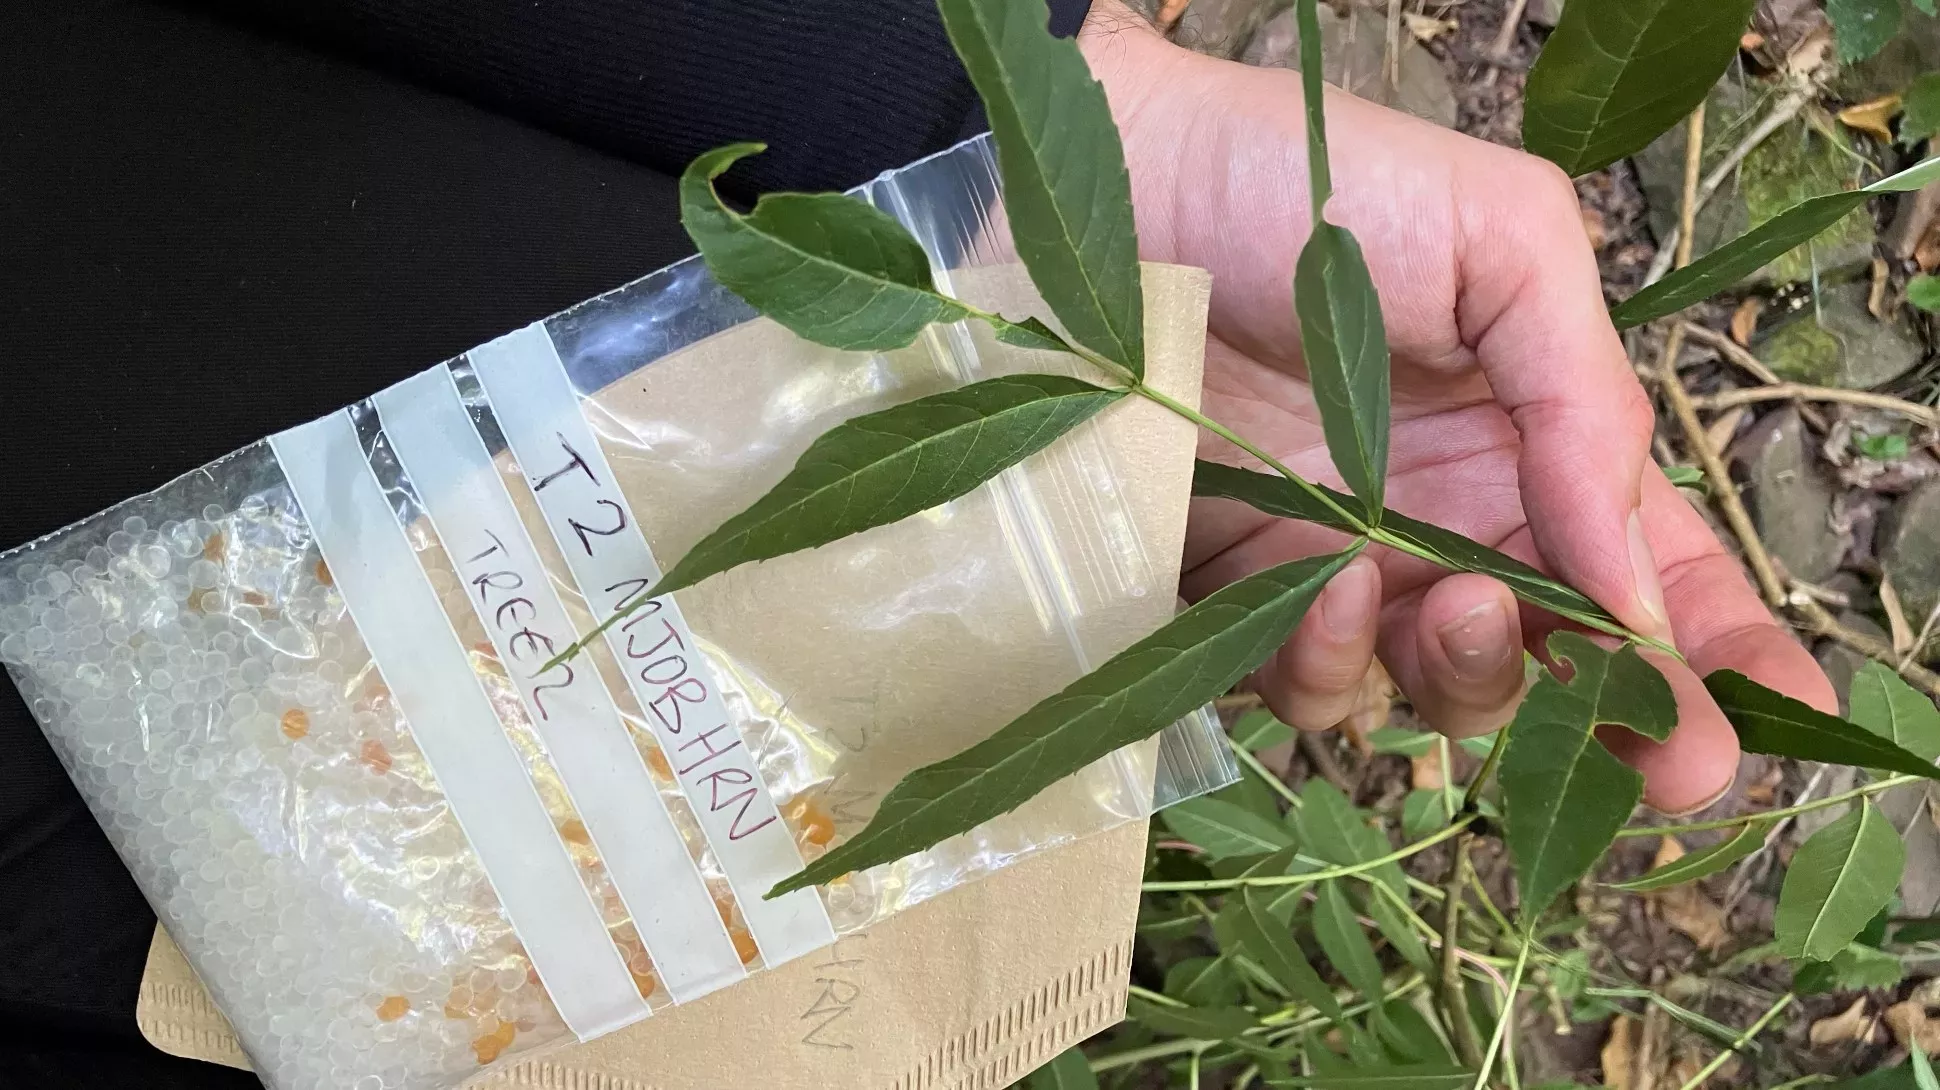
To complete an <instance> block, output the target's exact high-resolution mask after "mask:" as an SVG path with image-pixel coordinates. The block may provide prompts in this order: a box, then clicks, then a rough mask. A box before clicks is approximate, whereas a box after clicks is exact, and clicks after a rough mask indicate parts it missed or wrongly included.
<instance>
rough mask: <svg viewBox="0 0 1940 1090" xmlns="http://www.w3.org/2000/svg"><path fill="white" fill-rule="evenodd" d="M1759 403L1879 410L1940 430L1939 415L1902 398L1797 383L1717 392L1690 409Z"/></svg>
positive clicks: (1696, 400) (1699, 399)
mask: <svg viewBox="0 0 1940 1090" xmlns="http://www.w3.org/2000/svg"><path fill="white" fill-rule="evenodd" d="M1759 401H1831V402H1837V403H1838V404H1841V405H1859V406H1862V407H1864V408H1868V409H1883V410H1885V411H1886V412H1890V413H1898V414H1899V415H1901V416H1904V417H1906V418H1907V419H1909V420H1912V421H1914V422H1916V423H1919V424H1924V425H1925V426H1927V427H1929V428H1940V411H1936V410H1934V409H1931V408H1928V407H1927V406H1925V405H1920V404H1916V403H1914V402H1911V401H1908V400H1906V399H1905V398H1899V397H1894V396H1893V395H1891V394H1879V393H1874V392H1873V391H1871V390H1840V389H1836V388H1834V387H1831V386H1807V385H1805V384H1804V383H1798V382H1781V383H1778V384H1777V385H1775V386H1754V387H1750V388H1748V389H1743V390H1720V391H1719V392H1717V393H1715V394H1700V395H1697V396H1694V397H1692V398H1691V404H1692V405H1693V406H1695V407H1697V408H1700V409H1705V410H1709V411H1714V412H1715V411H1717V410H1721V409H1730V408H1735V407H1737V406H1739V405H1750V404H1753V403H1755V402H1759Z"/></svg>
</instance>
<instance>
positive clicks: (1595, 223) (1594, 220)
mask: <svg viewBox="0 0 1940 1090" xmlns="http://www.w3.org/2000/svg"><path fill="white" fill-rule="evenodd" d="M1579 208H1580V210H1581V212H1582V213H1583V234H1584V235H1585V236H1587V237H1588V238H1589V240H1590V249H1592V250H1601V249H1603V244H1604V243H1605V242H1608V241H1610V232H1609V229H1608V228H1606V227H1604V225H1603V213H1601V212H1599V211H1597V210H1596V209H1594V208H1591V207H1589V206H1588V205H1581V206H1579Z"/></svg>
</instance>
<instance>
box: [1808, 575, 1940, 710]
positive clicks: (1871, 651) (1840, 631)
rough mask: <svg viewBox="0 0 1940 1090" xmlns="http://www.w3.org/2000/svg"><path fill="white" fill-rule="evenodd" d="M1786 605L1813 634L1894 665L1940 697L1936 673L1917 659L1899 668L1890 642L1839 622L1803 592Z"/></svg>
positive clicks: (1939, 684) (1909, 679)
mask: <svg viewBox="0 0 1940 1090" xmlns="http://www.w3.org/2000/svg"><path fill="white" fill-rule="evenodd" d="M1786 604H1787V605H1790V606H1791V607H1792V612H1793V613H1795V614H1797V615H1798V616H1799V617H1800V618H1801V619H1802V621H1803V623H1804V624H1805V627H1806V628H1808V629H1809V630H1811V631H1812V632H1813V633H1814V634H1816V635H1820V636H1825V637H1827V638H1828V639H1833V640H1837V641H1839V642H1840V643H1843V644H1845V645H1846V646H1847V647H1850V648H1852V649H1853V650H1854V651H1857V652H1859V653H1860V654H1862V655H1865V656H1866V657H1867V658H1871V659H1878V660H1879V661H1880V662H1883V663H1885V664H1886V665H1888V666H1892V667H1896V668H1898V670H1899V675H1900V676H1901V677H1903V678H1905V679H1906V680H1907V681H1909V682H1912V683H1913V684H1915V685H1918V686H1919V687H1920V688H1922V689H1925V690H1926V691H1927V692H1928V693H1929V694H1930V695H1932V696H1936V697H1940V674H1936V673H1934V672H1933V671H1932V670H1929V669H1927V668H1926V667H1924V666H1921V665H1920V664H1919V663H1917V662H1909V663H1907V664H1906V665H1905V666H1904V667H1900V666H1899V654H1898V653H1897V652H1895V651H1894V650H1893V645H1892V644H1889V643H1887V642H1886V641H1885V640H1882V639H1878V638H1876V637H1873V636H1869V635H1867V634H1866V633H1864V632H1860V631H1857V630H1855V629H1852V628H1849V627H1847V626H1846V625H1844V624H1841V623H1840V622H1839V618H1837V617H1834V616H1833V615H1832V611H1830V610H1828V609H1826V607H1824V606H1822V605H1820V604H1819V603H1818V602H1816V601H1813V600H1812V599H1811V598H1810V597H1807V596H1806V595H1803V594H1795V595H1793V596H1791V598H1790V600H1789V601H1788V602H1787V603H1786Z"/></svg>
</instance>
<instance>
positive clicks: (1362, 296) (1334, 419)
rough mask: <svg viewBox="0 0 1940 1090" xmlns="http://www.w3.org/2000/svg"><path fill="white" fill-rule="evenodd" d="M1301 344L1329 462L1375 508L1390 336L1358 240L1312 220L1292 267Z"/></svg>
mask: <svg viewBox="0 0 1940 1090" xmlns="http://www.w3.org/2000/svg"><path fill="white" fill-rule="evenodd" d="M1293 304H1294V310H1295V311H1296V312H1297V313H1298V314H1299V315H1300V349H1301V353H1302V356H1303V358H1304V359H1305V360H1306V363H1307V376H1308V378H1309V379H1311V380H1312V382H1313V389H1314V404H1315V406H1316V407H1318V408H1319V410H1320V426H1321V431H1322V432H1323V433H1324V434H1325V435H1326V437H1327V451H1328V453H1329V454H1331V455H1332V456H1333V459H1334V468H1335V469H1337V470H1339V471H1340V475H1341V478H1342V479H1343V480H1345V481H1346V482H1347V486H1348V487H1349V488H1351V489H1353V490H1354V494H1355V495H1356V496H1359V497H1360V498H1361V501H1362V503H1363V504H1364V506H1365V509H1366V510H1369V511H1374V512H1380V511H1382V510H1383V507H1382V501H1383V497H1384V495H1385V490H1386V481H1387V474H1388V401H1389V398H1388V338H1387V330H1386V328H1385V326H1384V325H1383V324H1382V321H1381V300H1380V298H1379V297H1378V296H1377V295H1376V294H1375V291H1374V280H1373V278H1372V277H1370V276H1369V275H1368V271H1367V261H1366V260H1365V259H1364V258H1362V257H1361V247H1360V244H1359V243H1357V242H1355V241H1354V236H1353V235H1352V234H1350V233H1348V231H1347V229H1346V228H1344V227H1336V226H1334V225H1333V224H1331V223H1324V222H1323V223H1316V224H1315V225H1314V231H1313V234H1312V235H1311V236H1310V237H1309V238H1308V239H1307V244H1306V246H1304V247H1303V248H1302V249H1301V251H1300V259H1299V261H1298V263H1297V264H1296V265H1295V266H1294V273H1293Z"/></svg>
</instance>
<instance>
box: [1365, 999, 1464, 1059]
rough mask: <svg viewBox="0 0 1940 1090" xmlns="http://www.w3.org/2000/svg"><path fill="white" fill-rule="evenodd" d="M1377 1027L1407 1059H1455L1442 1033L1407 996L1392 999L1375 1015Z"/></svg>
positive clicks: (1395, 1051) (1384, 1040)
mask: <svg viewBox="0 0 1940 1090" xmlns="http://www.w3.org/2000/svg"><path fill="white" fill-rule="evenodd" d="M1372 1021H1373V1024H1374V1031H1375V1034H1376V1035H1377V1036H1379V1037H1380V1039H1381V1042H1382V1043H1383V1044H1385V1045H1387V1046H1388V1050H1389V1052H1390V1053H1392V1054H1393V1055H1394V1058H1395V1059H1397V1060H1399V1061H1401V1062H1403V1063H1447V1062H1448V1061H1449V1060H1451V1059H1453V1057H1452V1056H1450V1055H1449V1054H1448V1045H1447V1043H1446V1042H1444V1041H1443V1040H1442V1037H1441V1034H1440V1033H1437V1032H1436V1031H1435V1027H1434V1025H1432V1024H1431V1023H1430V1022H1429V1021H1428V1019H1427V1018H1426V1017H1425V1016H1423V1015H1422V1013H1421V1011H1420V1010H1418V1009H1416V1007H1415V1006H1414V1004H1412V1003H1410V1002H1408V1001H1407V1000H1405V999H1390V1000H1388V1001H1387V1002H1386V1003H1384V1004H1382V1005H1381V1008H1380V1010H1379V1011H1378V1012H1377V1013H1376V1015H1375V1017H1374V1018H1373V1019H1372Z"/></svg>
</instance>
